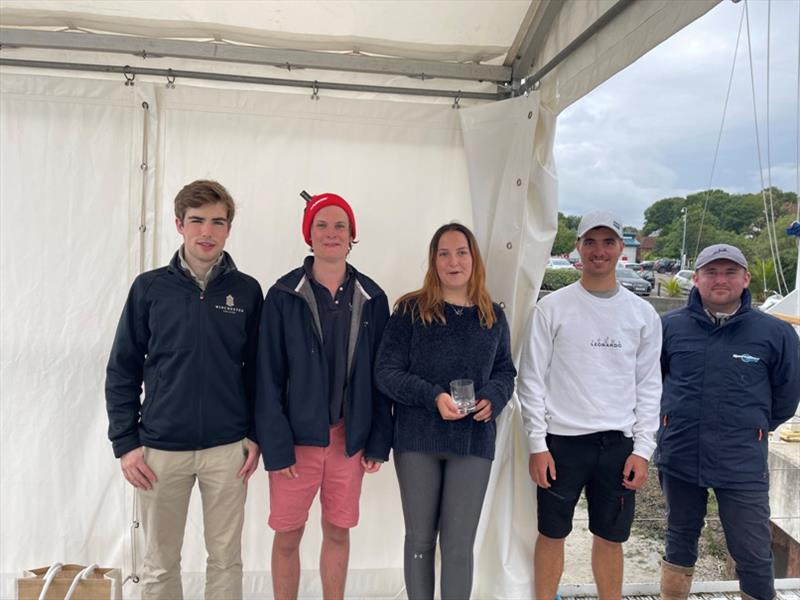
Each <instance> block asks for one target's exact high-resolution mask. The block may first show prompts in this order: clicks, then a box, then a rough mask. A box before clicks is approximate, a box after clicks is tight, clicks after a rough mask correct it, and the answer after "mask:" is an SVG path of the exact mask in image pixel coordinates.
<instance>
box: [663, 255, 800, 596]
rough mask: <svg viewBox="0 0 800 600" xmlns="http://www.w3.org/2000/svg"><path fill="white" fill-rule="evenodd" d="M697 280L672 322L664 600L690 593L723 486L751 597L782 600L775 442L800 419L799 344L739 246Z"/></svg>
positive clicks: (726, 520)
mask: <svg viewBox="0 0 800 600" xmlns="http://www.w3.org/2000/svg"><path fill="white" fill-rule="evenodd" d="M693 280H694V284H695V286H694V288H693V289H692V291H691V293H690V294H689V302H688V304H687V306H685V307H684V308H681V309H678V310H675V311H672V312H670V313H668V314H667V315H665V316H664V317H663V327H664V340H663V346H662V353H661V370H662V376H663V378H664V388H663V395H662V400H661V426H660V430H659V440H658V451H657V464H658V467H659V477H660V480H661V487H662V490H663V492H664V496H665V498H666V502H667V533H666V552H665V556H664V561H663V562H662V571H661V597H662V598H664V599H666V600H677V599H683V598H686V597H687V596H688V594H689V591H690V587H691V581H692V573H693V567H694V564H695V562H696V560H697V540H698V538H699V536H700V530H701V529H702V527H703V521H704V518H705V514H706V502H707V499H708V490H709V488H711V489H713V490H714V494H715V496H716V498H717V503H718V506H719V516H720V520H721V522H722V527H723V529H724V531H725V538H726V540H727V543H728V551H729V552H730V554H731V556H732V557H733V559H734V561H735V562H736V572H737V574H738V576H739V586H740V588H741V592H742V598H744V599H757V600H771V599H772V598H774V596H775V588H774V577H773V570H772V549H771V538H770V529H769V474H768V471H767V454H768V439H769V432H770V431H773V430H774V429H775V428H776V427H778V426H779V425H780V424H781V423H783V422H784V421H786V420H787V419H789V418H790V417H791V416H792V415H794V413H795V410H796V409H797V405H798V399H799V398H800V345H799V344H798V336H797V334H796V333H795V331H794V330H793V329H792V327H791V326H790V325H789V324H788V323H784V322H783V321H780V320H778V319H776V318H774V317H772V316H769V315H767V314H765V313H762V312H760V311H758V310H754V309H752V308H751V306H750V292H749V290H748V289H747V286H748V284H749V283H750V273H749V272H748V269H747V260H746V259H745V257H744V255H743V254H742V252H741V251H740V250H739V249H738V248H736V247H734V246H729V245H728V244H715V245H713V246H709V247H708V248H705V249H704V250H703V251H702V252H700V255H699V256H698V257H697V262H696V263H695V272H694V275H693Z"/></svg>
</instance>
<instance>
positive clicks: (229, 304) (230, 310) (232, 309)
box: [214, 294, 244, 315]
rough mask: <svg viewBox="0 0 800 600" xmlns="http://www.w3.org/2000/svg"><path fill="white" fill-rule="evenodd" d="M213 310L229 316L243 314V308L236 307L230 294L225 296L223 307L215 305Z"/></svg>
mask: <svg viewBox="0 0 800 600" xmlns="http://www.w3.org/2000/svg"><path fill="white" fill-rule="evenodd" d="M214 308H216V309H217V310H221V311H222V312H224V313H227V314H229V315H235V314H237V313H244V309H243V308H239V307H238V306H236V301H235V300H234V298H233V296H232V295H231V294H228V295H227V296H225V305H224V306H223V305H222V304H215V305H214Z"/></svg>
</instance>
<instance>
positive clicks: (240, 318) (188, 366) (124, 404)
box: [106, 252, 261, 457]
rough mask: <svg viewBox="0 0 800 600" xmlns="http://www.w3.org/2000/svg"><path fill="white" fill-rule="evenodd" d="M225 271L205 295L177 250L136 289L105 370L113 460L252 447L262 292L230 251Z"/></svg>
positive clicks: (139, 281) (138, 281) (136, 283)
mask: <svg viewBox="0 0 800 600" xmlns="http://www.w3.org/2000/svg"><path fill="white" fill-rule="evenodd" d="M221 264H222V265H223V270H222V272H221V273H219V274H218V275H217V276H216V277H214V278H213V279H212V280H211V281H210V282H209V284H208V286H207V288H206V290H205V291H201V290H200V287H199V286H198V285H197V283H195V281H194V279H192V278H191V277H190V276H189V275H187V274H186V273H185V272H184V271H183V269H181V267H180V259H179V257H178V253H177V252H176V253H175V256H174V257H173V258H172V261H170V264H169V265H168V266H166V267H162V268H160V269H155V270H153V271H148V272H147V273H143V274H141V275H139V276H138V277H137V278H136V280H135V281H134V282H133V285H132V286H131V290H130V293H129V294H128V300H127V302H126V303H125V308H124V310H123V311H122V317H121V318H120V320H119V325H118V326H117V334H116V337H115V338H114V345H113V347H112V348H111V355H110V356H109V359H108V367H107V369H106V408H107V410H108V421H109V426H108V437H109V438H110V439H111V442H112V444H113V448H114V455H115V456H117V457H120V456H122V455H123V454H125V453H126V452H129V451H131V450H133V449H135V448H138V447H139V446H148V447H151V448H157V449H159V450H200V449H204V448H212V447H214V446H220V445H223V444H229V443H233V442H236V441H238V440H241V439H243V438H245V437H250V438H251V439H255V432H254V430H253V396H254V387H255V358H256V343H257V340H258V337H257V332H258V317H259V313H260V310H261V286H259V284H258V282H257V281H256V280H255V279H253V278H252V277H250V276H249V275H245V274H244V273H241V272H239V271H237V270H236V265H234V263H233V260H232V259H231V258H230V256H229V255H227V253H226V255H225V257H224V259H223V263H221ZM142 383H144V391H145V397H144V402H143V403H142V402H141V401H140V396H141V393H142Z"/></svg>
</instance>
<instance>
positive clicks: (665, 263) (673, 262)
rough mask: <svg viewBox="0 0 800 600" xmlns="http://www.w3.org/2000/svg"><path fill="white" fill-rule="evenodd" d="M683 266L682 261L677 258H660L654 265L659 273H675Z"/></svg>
mask: <svg viewBox="0 0 800 600" xmlns="http://www.w3.org/2000/svg"><path fill="white" fill-rule="evenodd" d="M680 268H681V261H679V260H678V259H676V258H659V259H658V260H657V261H656V262H655V264H654V265H653V269H654V270H655V271H657V272H658V273H675V272H677V271H678V270H679V269H680Z"/></svg>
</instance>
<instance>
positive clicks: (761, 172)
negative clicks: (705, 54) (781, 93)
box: [744, 0, 783, 294]
mask: <svg viewBox="0 0 800 600" xmlns="http://www.w3.org/2000/svg"><path fill="white" fill-rule="evenodd" d="M748 5H749V3H748V1H747V0H744V15H745V21H746V23H747V54H748V57H749V60H750V88H751V91H752V96H753V122H754V124H755V131H756V156H757V157H758V176H759V178H760V180H761V200H762V201H763V203H764V218H765V220H766V225H767V239H768V241H769V251H770V254H771V255H772V261H773V263H774V264H776V265H777V264H778V263H777V261H776V260H775V245H773V243H772V234H773V231H772V229H771V228H770V226H769V210H768V207H767V196H766V192H765V190H764V166H763V164H762V162H761V141H760V136H759V131H758V107H757V106H756V78H755V74H754V73H753V49H752V44H751V41H750V11H749V9H748ZM777 283H778V292H779V293H781V294H782V293H783V291H782V290H781V282H780V279H778V280H777Z"/></svg>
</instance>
